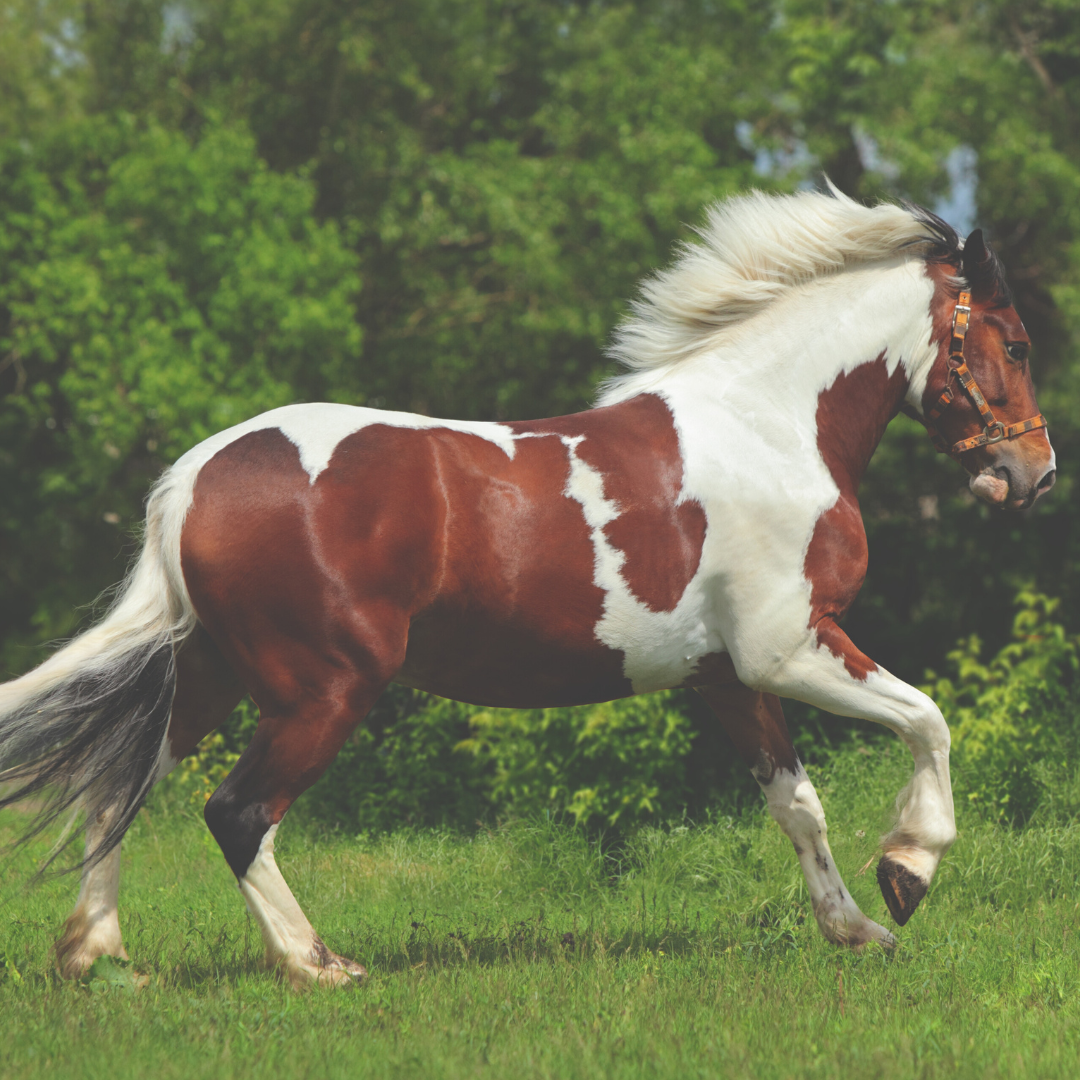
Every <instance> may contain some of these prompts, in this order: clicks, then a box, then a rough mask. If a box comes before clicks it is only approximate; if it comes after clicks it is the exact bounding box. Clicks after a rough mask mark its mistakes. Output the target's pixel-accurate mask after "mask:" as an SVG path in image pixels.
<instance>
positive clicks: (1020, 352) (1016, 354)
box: [1005, 341, 1028, 364]
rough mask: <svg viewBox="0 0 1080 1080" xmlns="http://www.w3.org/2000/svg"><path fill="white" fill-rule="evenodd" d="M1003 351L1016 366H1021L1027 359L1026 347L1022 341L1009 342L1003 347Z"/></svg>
mask: <svg viewBox="0 0 1080 1080" xmlns="http://www.w3.org/2000/svg"><path fill="white" fill-rule="evenodd" d="M1005 351H1006V352H1007V353H1008V354H1009V356H1011V357H1012V359H1013V360H1015V361H1016V362H1017V363H1018V364H1022V363H1023V362H1024V361H1025V360H1026V359H1027V354H1028V347H1027V345H1026V343H1025V342H1023V341H1011V342H1009V344H1008V345H1006V346H1005Z"/></svg>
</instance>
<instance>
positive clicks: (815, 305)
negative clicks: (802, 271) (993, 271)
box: [564, 258, 937, 692]
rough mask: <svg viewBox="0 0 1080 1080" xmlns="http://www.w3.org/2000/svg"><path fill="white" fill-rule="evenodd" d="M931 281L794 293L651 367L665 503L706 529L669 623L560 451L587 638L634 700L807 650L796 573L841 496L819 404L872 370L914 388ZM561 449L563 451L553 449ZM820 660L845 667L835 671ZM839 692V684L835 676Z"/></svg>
mask: <svg viewBox="0 0 1080 1080" xmlns="http://www.w3.org/2000/svg"><path fill="white" fill-rule="evenodd" d="M933 289H934V285H933V282H932V281H931V280H930V279H929V278H928V277H927V276H926V274H925V272H924V266H923V263H922V261H921V260H919V259H916V258H905V259H894V260H892V261H890V262H887V263H878V264H874V265H872V266H863V267H858V268H856V269H854V270H851V271H848V272H846V273H843V274H837V275H834V276H831V277H826V278H823V279H820V280H815V281H812V282H810V283H808V284H805V285H801V286H791V287H789V288H788V289H787V291H786V292H785V294H784V297H783V302H778V303H776V304H773V305H770V306H768V307H767V308H764V309H763V310H761V311H760V312H758V313H757V314H756V315H753V316H751V317H749V318H747V319H746V320H745V321H744V322H743V323H741V324H740V325H739V327H738V328H737V330H738V332H737V333H736V332H735V330H730V331H729V333H728V335H727V337H726V338H725V343H724V345H723V347H722V348H717V349H715V350H714V351H712V352H708V353H703V354H701V355H699V356H694V357H690V358H684V359H682V360H681V361H680V362H679V363H678V364H676V365H673V366H671V367H669V368H666V369H664V377H663V379H661V380H660V383H659V384H658V385H656V386H654V387H653V392H655V393H656V394H657V395H658V396H659V397H661V398H662V399H663V400H664V401H665V402H666V403H667V405H668V407H669V408H670V409H671V413H672V416H673V420H674V425H675V428H676V431H677V433H678V437H679V448H680V453H681V456H682V460H683V488H682V492H681V493H680V495H679V499H678V501H679V502H680V503H681V502H685V501H688V500H693V501H696V502H697V503H699V504H700V505H701V507H702V508H703V510H704V511H705V516H706V522H707V527H706V531H705V539H704V543H703V547H702V552H701V559H700V562H699V565H698V569H697V571H696V573H695V574H694V577H693V578H692V579H691V581H690V582H689V583H688V584H687V587H686V589H685V590H684V592H683V595H682V597H680V599H679V602H678V604H677V605H676V607H675V609H674V611H671V612H655V611H651V610H650V609H649V608H648V607H647V606H646V605H645V604H643V603H641V602H640V601H638V600H637V599H636V598H635V597H634V596H633V594H632V593H631V592H630V590H629V588H628V587H627V585H626V583H625V581H623V579H622V577H621V574H620V573H619V571H620V569H621V567H622V563H623V558H624V557H623V556H622V555H621V553H620V552H618V551H617V550H616V549H614V548H613V547H612V546H611V545H610V543H608V541H607V539H606V537H605V536H604V534H603V532H602V529H603V525H604V524H606V523H607V522H608V521H610V520H611V518H612V516H613V515H616V514H617V513H618V509H619V508H618V506H617V505H616V504H615V503H614V502H612V501H611V500H608V499H606V498H605V496H604V492H603V477H602V476H601V475H600V474H599V473H597V472H596V471H595V470H593V469H591V468H590V467H589V466H587V465H586V464H585V463H584V462H583V461H581V460H580V458H578V457H577V453H576V450H577V445H578V443H577V442H574V444H573V446H571V445H570V442H572V440H571V441H568V442H567V445H568V448H569V449H570V453H571V476H570V481H569V483H568V485H567V494H568V495H570V496H571V497H572V498H575V499H576V500H577V501H578V502H580V503H581V504H582V506H583V508H584V510H585V517H586V521H587V523H588V524H589V527H590V530H591V533H592V538H593V548H594V552H595V567H594V580H595V581H596V584H597V585H599V586H600V587H601V588H602V589H603V590H604V592H605V599H604V614H603V617H602V619H601V620H600V622H599V623H598V624H597V628H596V633H597V637H598V638H599V639H600V640H601V641H602V642H603V643H604V644H605V645H608V646H609V647H610V648H613V649H618V650H621V651H623V653H624V654H625V657H626V660H625V664H624V668H625V674H626V676H627V678H629V679H630V681H631V683H632V684H633V687H634V689H635V691H638V692H641V691H646V690H655V689H660V688H663V687H670V686H677V685H680V684H681V683H683V682H684V681H685V680H686V679H687V678H688V677H690V676H692V673H693V671H694V670H695V669H696V667H697V665H698V663H699V662H700V660H701V659H702V657H704V656H705V655H707V654H709V653H714V652H724V651H726V652H730V653H731V655H732V659H733V660H734V661H735V664H736V669H737V670H738V672H739V674H740V677H741V678H742V679H743V681H744V682H746V683H747V684H748V685H751V686H755V687H756V688H760V689H767V688H768V687H767V686H766V683H767V682H768V680H769V678H770V673H771V672H772V671H774V670H775V669H776V668H777V667H778V666H780V665H783V664H785V663H787V662H788V661H789V660H790V658H791V657H792V656H793V655H794V654H796V653H797V652H798V651H799V649H800V647H801V646H802V645H804V644H807V643H812V644H813V645H814V646H815V647H816V644H817V642H816V635H814V634H813V632H812V631H811V630H810V627H809V622H810V592H811V583H810V582H809V581H808V580H807V578H806V576H805V572H804V567H805V561H806V551H807V548H808V546H809V543H810V539H811V537H812V536H813V532H814V527H815V525H816V524H817V521H818V519H819V518H820V517H821V515H822V514H823V513H824V512H825V511H826V510H828V509H829V508H830V507H831V506H832V505H833V504H834V503H835V502H836V499H837V497H838V495H839V489H838V488H837V486H836V483H835V481H834V480H833V478H832V475H831V474H830V472H829V470H828V467H827V466H826V464H825V461H824V459H823V458H822V456H821V452H820V450H819V449H818V445H817V435H818V432H817V408H818V400H819V397H820V394H821V392H822V391H824V390H826V389H827V388H828V387H830V386H831V385H832V384H833V383H834V382H835V381H836V379H837V377H838V376H839V375H841V374H842V373H849V372H851V371H853V370H855V369H856V368H857V367H859V366H861V365H862V364H864V363H867V362H870V361H874V360H876V359H877V358H878V357H879V356H881V355H883V354H884V356H885V363H886V368H887V371H888V373H889V374H890V375H891V374H892V373H893V372H895V371H896V369H897V367H898V366H900V365H903V367H904V370H905V374H906V376H907V378H908V380H909V381H914V382H915V383H920V381H921V382H923V383H924V382H925V378H926V371H927V370H928V369H929V367H930V366H931V365H932V364H933V360H934V358H935V356H936V352H937V349H936V346H935V345H934V344H933V343H932V342H931V334H932V331H933V327H932V323H931V319H930V301H931V298H932V295H933ZM564 441H567V440H564ZM822 660H823V661H824V662H826V663H829V662H831V661H834V660H835V662H836V664H839V667H840V670H841V671H843V664H842V662H841V661H839V660H836V658H833V657H831V655H830V657H829V658H828V659H827V660H826V659H825V658H822ZM843 678H844V680H845V681H846V682H849V683H850V682H851V679H850V677H849V676H847V674H846V672H844V675H843Z"/></svg>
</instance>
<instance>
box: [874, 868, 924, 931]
mask: <svg viewBox="0 0 1080 1080" xmlns="http://www.w3.org/2000/svg"><path fill="white" fill-rule="evenodd" d="M877 880H878V886H879V887H880V888H881V895H882V896H883V897H884V898H885V906H886V907H887V908H888V909H889V914H890V915H892V917H893V918H894V919H895V920H896V923H897V925H898V926H903V925H904V923H906V922H907V921H908V919H910V918H911V916H912V915H913V914H914V912H915V909H916V908H917V907H918V906H919V901H920V900H921V899H922V898H923V897H924V896H925V895H926V890H927V884H926V882H925V881H923V879H922V878H921V877H919V876H918V874H915V873H913V872H912V871H911V870H909V869H908V868H907V867H906V866H903V865H901V864H900V863H898V862H895V861H894V860H892V859H890V858H889V856H888V855H885V856H883V857H882V860H881V862H879V863H878V867H877Z"/></svg>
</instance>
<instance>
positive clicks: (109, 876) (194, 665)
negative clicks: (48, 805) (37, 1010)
mask: <svg viewBox="0 0 1080 1080" xmlns="http://www.w3.org/2000/svg"><path fill="white" fill-rule="evenodd" d="M244 693H245V690H244V687H243V684H242V683H241V682H240V681H239V680H238V679H237V677H236V675H235V674H234V672H233V670H232V668H231V667H229V665H228V663H227V662H226V660H225V658H224V657H223V656H222V655H221V653H220V652H219V651H218V649H217V647H216V646H215V645H214V643H213V642H212V641H211V640H210V638H209V636H208V635H207V633H206V631H205V630H203V629H202V627H201V626H200V627H196V628H195V631H194V632H193V633H192V635H191V636H190V637H189V638H188V639H187V640H186V641H185V642H184V644H183V645H182V646H181V647H180V650H179V652H178V654H177V657H176V696H175V697H174V699H173V708H172V714H171V716H170V718H169V730H168V735H167V736H166V741H165V745H164V746H163V747H162V753H161V758H160V760H159V762H158V774H157V779H158V780H161V779H162V778H163V777H164V776H165V775H166V774H167V773H168V772H169V771H170V770H171V769H172V767H173V766H174V765H175V764H176V763H177V762H178V761H179V760H180V759H181V758H182V757H184V756H185V755H187V754H189V753H191V751H192V750H194V749H195V747H196V746H197V745H198V743H199V740H200V739H202V738H203V736H204V735H206V734H208V733H209V732H211V731H213V730H214V729H215V728H217V727H220V726H221V725H222V724H223V723H224V722H225V721H226V720H227V719H228V716H229V713H231V712H232V710H233V709H234V708H235V707H236V704H237V702H238V701H239V700H240V699H241V698H242V697H243V696H244ZM109 818H110V812H109V811H108V810H106V811H104V812H103V813H101V814H99V815H98V816H97V818H95V819H94V820H93V821H88V822H87V823H86V851H87V853H89V852H90V851H92V850H93V849H94V847H95V846H96V844H97V841H98V838H99V837H100V836H101V835H103V833H105V832H107V831H108V827H109ZM119 893H120V845H119V844H118V845H117V846H116V847H114V848H113V849H112V850H111V851H110V852H109V853H108V854H107V855H106V856H105V857H104V858H102V859H100V860H99V861H98V862H96V863H93V864H91V865H87V866H85V867H84V868H83V872H82V884H81V886H80V888H79V899H78V901H77V902H76V904H75V909H74V911H72V913H71V915H70V916H68V920H67V922H66V923H65V925H64V930H63V932H62V934H61V935H60V938H59V940H58V941H57V942H56V962H57V967H58V968H59V970H60V974H61V975H63V976H64V978H68V979H77V978H78V977H79V976H80V975H82V973H83V972H84V971H86V969H87V968H89V967H90V965H91V964H92V963H93V962H94V961H95V960H96V959H97V958H98V957H99V956H120V957H123V958H124V959H127V952H126V951H125V949H124V944H123V939H122V938H121V935H120V916H119V908H118V898H119Z"/></svg>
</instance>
